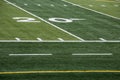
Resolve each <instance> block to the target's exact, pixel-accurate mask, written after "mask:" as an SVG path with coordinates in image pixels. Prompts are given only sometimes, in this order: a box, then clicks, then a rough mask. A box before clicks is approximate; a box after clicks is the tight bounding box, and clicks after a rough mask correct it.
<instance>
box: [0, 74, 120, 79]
mask: <svg viewBox="0 0 120 80" xmlns="http://www.w3.org/2000/svg"><path fill="white" fill-rule="evenodd" d="M119 75H120V74H119V73H67V74H64V73H61V74H18V75H17V74H16V75H0V79H2V80H16V79H17V80H119V79H120V77H119Z"/></svg>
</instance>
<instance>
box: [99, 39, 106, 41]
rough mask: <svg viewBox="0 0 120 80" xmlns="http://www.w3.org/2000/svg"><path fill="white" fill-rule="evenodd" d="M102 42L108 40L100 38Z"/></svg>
mask: <svg viewBox="0 0 120 80" xmlns="http://www.w3.org/2000/svg"><path fill="white" fill-rule="evenodd" d="M99 39H100V40H101V41H107V40H105V39H104V38H99Z"/></svg>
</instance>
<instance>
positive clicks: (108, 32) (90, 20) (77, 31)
mask: <svg viewBox="0 0 120 80" xmlns="http://www.w3.org/2000/svg"><path fill="white" fill-rule="evenodd" d="M8 1H11V2H12V3H15V4H16V5H18V6H20V7H22V8H23V9H25V10H27V11H29V12H31V13H33V14H35V15H37V16H39V17H41V18H43V19H45V20H46V21H49V20H48V19H49V18H55V17H58V18H65V19H66V18H67V19H70V18H78V19H85V20H78V21H73V22H71V23H57V22H52V21H49V22H51V23H53V24H55V25H56V26H58V27H60V28H62V29H64V30H66V31H68V32H70V33H72V34H74V35H76V36H78V37H81V38H83V39H85V40H86V39H87V40H98V39H99V38H104V39H107V40H119V35H118V34H119V33H120V31H119V28H120V21H119V20H118V19H114V18H111V17H108V16H105V15H101V14H98V13H95V12H93V11H89V10H86V9H83V8H80V7H77V6H73V5H71V4H69V3H66V2H64V1H60V0H52V1H50V0H44V1H40V0H39V1H38V0H34V2H33V1H31V0H26V1H24V0H21V1H19V0H8ZM58 3H59V4H58ZM24 4H28V6H26V5H24ZM37 4H41V6H37ZM51 4H54V7H53V6H51ZM64 5H67V6H66V7H65V6H64ZM44 27H45V26H44ZM31 29H32V30H34V29H35V28H33V27H32V28H31ZM48 29H49V30H50V28H47V30H48ZM37 30H38V29H37ZM50 31H52V32H55V31H53V30H50ZM35 32H36V31H35ZM40 32H41V31H40ZM42 32H43V33H42V34H41V35H44V36H45V37H46V36H49V35H47V32H48V31H44V30H42ZM48 34H50V33H49V32H48ZM31 35H32V36H34V35H36V34H34V33H33V34H31ZM37 35H38V34H37ZM54 35H56V36H57V35H59V33H54ZM35 37H36V36H35Z"/></svg>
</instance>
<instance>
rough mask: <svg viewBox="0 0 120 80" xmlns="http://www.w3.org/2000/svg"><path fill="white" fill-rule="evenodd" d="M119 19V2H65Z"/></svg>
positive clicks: (100, 0) (115, 0)
mask: <svg viewBox="0 0 120 80" xmlns="http://www.w3.org/2000/svg"><path fill="white" fill-rule="evenodd" d="M67 1H70V2H73V3H76V4H79V5H82V6H85V7H87V8H91V9H94V10H97V11H100V12H103V13H107V14H109V15H112V16H115V17H118V18H120V0H67Z"/></svg>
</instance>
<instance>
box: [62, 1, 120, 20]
mask: <svg viewBox="0 0 120 80" xmlns="http://www.w3.org/2000/svg"><path fill="white" fill-rule="evenodd" d="M61 1H63V2H66V3H69V4H72V5H75V6H78V7H80V8H83V9H86V10H90V11H93V12H96V13H99V14H102V15H104V16H108V17H111V18H114V19H117V20H120V18H118V17H115V16H112V15H109V14H106V13H103V12H99V11H97V10H93V9H90V8H87V7H84V6H81V5H80V4H75V3H72V2H69V1H66V0H61Z"/></svg>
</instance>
